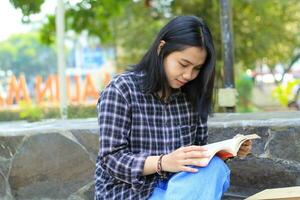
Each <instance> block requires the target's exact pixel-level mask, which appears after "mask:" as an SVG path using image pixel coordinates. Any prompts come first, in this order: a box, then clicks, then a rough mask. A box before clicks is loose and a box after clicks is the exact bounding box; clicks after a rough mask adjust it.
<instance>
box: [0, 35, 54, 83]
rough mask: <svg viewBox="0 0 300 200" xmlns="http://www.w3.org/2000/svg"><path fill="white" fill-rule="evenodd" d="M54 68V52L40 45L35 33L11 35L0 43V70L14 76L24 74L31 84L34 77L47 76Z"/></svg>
mask: <svg viewBox="0 0 300 200" xmlns="http://www.w3.org/2000/svg"><path fill="white" fill-rule="evenodd" d="M56 68H57V67H56V56H55V51H54V50H53V49H52V48H51V47H48V46H46V45H43V44H41V42H40V41H39V39H38V34H36V33H27V34H17V35H13V36H11V37H10V38H9V39H8V40H6V41H3V42H1V43H0V69H1V70H4V71H6V70H12V72H13V74H15V75H16V76H19V75H20V74H22V73H24V74H26V76H27V79H28V80H29V81H30V82H31V83H32V82H33V78H34V77H35V76H36V75H42V76H47V75H48V74H50V73H54V72H56Z"/></svg>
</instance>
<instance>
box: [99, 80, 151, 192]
mask: <svg viewBox="0 0 300 200" xmlns="http://www.w3.org/2000/svg"><path fill="white" fill-rule="evenodd" d="M97 111H98V124H99V127H100V148H99V157H100V159H99V162H101V165H102V166H103V167H104V169H106V170H107V171H108V173H109V174H110V175H111V176H113V177H114V178H116V179H118V180H120V181H124V182H126V183H129V184H132V188H133V189H139V188H140V187H141V186H142V185H143V184H144V182H145V176H142V172H143V169H144V163H145V159H146V157H147V156H148V155H147V154H146V153H137V154H134V153H132V152H131V151H130V148H129V145H130V140H129V134H130V129H131V109H130V105H129V103H127V101H126V99H125V98H124V96H123V95H122V93H121V92H120V91H119V90H118V89H117V88H116V87H115V86H113V85H110V86H108V87H107V88H106V89H105V90H104V91H103V92H102V93H101V95H100V98H99V101H98V104H97Z"/></svg>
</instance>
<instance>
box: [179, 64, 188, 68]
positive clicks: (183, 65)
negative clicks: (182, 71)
mask: <svg viewBox="0 0 300 200" xmlns="http://www.w3.org/2000/svg"><path fill="white" fill-rule="evenodd" d="M180 65H181V66H182V67H187V66H189V65H188V64H182V63H180Z"/></svg>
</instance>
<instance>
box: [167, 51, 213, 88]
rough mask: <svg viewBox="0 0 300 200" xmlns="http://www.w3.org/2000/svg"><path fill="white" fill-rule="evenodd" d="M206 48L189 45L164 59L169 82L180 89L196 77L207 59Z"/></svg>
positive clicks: (171, 85) (172, 86)
mask: <svg viewBox="0 0 300 200" xmlns="http://www.w3.org/2000/svg"><path fill="white" fill-rule="evenodd" d="M206 55H207V53H206V50H205V49H204V48H200V47H188V48H186V49H184V50H183V51H175V52H173V53H171V54H169V55H168V56H167V57H166V58H165V59H164V62H163V63H164V70H165V73H166V76H167V80H168V84H169V86H170V87H171V88H174V89H178V88H181V87H182V86H183V85H185V84H186V83H187V82H189V81H191V80H193V79H195V78H196V77H197V76H198V74H199V72H200V70H201V67H202V65H203V64H204V62H205V59H206Z"/></svg>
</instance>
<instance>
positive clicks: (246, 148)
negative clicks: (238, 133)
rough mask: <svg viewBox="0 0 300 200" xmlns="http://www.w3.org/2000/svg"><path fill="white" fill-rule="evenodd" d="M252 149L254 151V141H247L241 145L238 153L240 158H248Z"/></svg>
mask: <svg viewBox="0 0 300 200" xmlns="http://www.w3.org/2000/svg"><path fill="white" fill-rule="evenodd" d="M251 149H252V141H251V140H247V141H245V142H244V143H243V144H242V145H241V147H240V149H239V151H238V153H237V155H238V157H242V158H244V157H246V156H247V155H248V154H249V153H250V152H251Z"/></svg>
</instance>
